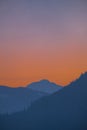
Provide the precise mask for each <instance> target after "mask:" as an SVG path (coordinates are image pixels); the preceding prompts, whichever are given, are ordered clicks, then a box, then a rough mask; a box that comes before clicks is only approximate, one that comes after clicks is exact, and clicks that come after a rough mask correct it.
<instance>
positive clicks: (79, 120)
mask: <svg viewBox="0 0 87 130" xmlns="http://www.w3.org/2000/svg"><path fill="white" fill-rule="evenodd" d="M0 119H1V123H2V124H1V129H3V130H6V129H9V130H11V129H13V130H15V129H16V130H19V129H21V130H24V129H26V130H29V129H30V130H87V73H84V74H82V75H81V76H80V77H79V78H78V79H77V80H75V81H74V82H72V83H71V84H69V85H68V86H66V87H64V88H63V89H61V90H60V91H58V92H56V93H54V94H52V95H47V96H46V97H43V98H41V99H39V100H37V101H36V102H34V103H32V105H31V107H30V108H29V109H28V110H27V111H23V112H19V113H16V114H13V115H4V116H0ZM4 124H5V126H4Z"/></svg>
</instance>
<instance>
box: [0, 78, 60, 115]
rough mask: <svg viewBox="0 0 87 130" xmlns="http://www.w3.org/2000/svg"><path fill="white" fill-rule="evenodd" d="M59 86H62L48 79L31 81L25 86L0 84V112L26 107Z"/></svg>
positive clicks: (12, 111)
mask: <svg viewBox="0 0 87 130" xmlns="http://www.w3.org/2000/svg"><path fill="white" fill-rule="evenodd" d="M60 88H62V87H59V86H58V85H56V84H54V83H51V82H49V81H48V80H42V81H40V82H35V83H32V84H30V85H28V86H26V87H25V88H23V87H19V88H10V87H7V86H0V113H3V114H4V113H9V114H11V113H14V112H18V111H23V110H24V109H28V107H30V106H31V103H33V102H34V101H36V100H38V99H39V98H41V97H43V96H46V95H48V94H51V93H54V92H55V91H58V90H59V89H60Z"/></svg>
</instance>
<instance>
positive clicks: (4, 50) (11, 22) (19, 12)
mask: <svg viewBox="0 0 87 130" xmlns="http://www.w3.org/2000/svg"><path fill="white" fill-rule="evenodd" d="M84 71H87V1H86V0H0V85H8V86H12V87H17V86H25V85H27V84H29V83H31V82H34V81H37V80H41V79H48V80H50V81H52V82H55V83H57V84H59V85H66V84H68V83H69V82H71V81H72V80H74V79H75V78H77V77H78V76H79V75H80V74H81V73H82V72H84Z"/></svg>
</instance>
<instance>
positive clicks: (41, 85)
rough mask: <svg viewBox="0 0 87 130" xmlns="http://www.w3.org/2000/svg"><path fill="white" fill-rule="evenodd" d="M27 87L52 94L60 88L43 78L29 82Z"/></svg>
mask: <svg viewBox="0 0 87 130" xmlns="http://www.w3.org/2000/svg"><path fill="white" fill-rule="evenodd" d="M27 87H29V88H30V89H32V90H37V91H39V92H45V93H48V94H52V93H54V92H56V91H58V90H60V89H61V88H62V87H61V86H59V85H56V84H55V83H52V82H49V81H48V80H45V79H44V80H40V81H39V82H34V83H32V84H29V85H28V86H27Z"/></svg>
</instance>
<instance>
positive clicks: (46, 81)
mask: <svg viewBox="0 0 87 130" xmlns="http://www.w3.org/2000/svg"><path fill="white" fill-rule="evenodd" d="M39 82H40V83H46V84H47V83H50V81H49V80H47V79H42V80H40V81H39Z"/></svg>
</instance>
